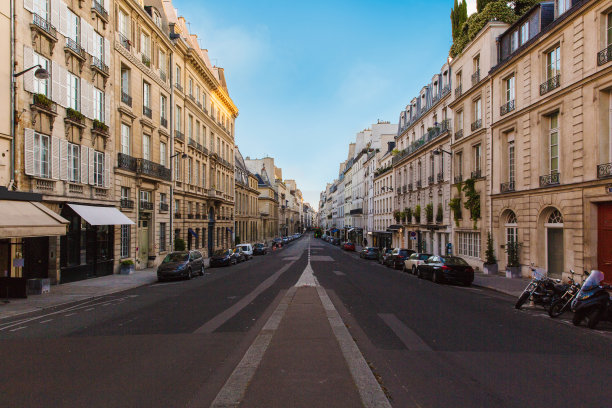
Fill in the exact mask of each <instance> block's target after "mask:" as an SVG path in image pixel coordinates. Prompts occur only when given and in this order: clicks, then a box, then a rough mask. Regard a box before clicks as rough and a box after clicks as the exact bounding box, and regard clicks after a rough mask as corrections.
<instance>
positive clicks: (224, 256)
mask: <svg viewBox="0 0 612 408" xmlns="http://www.w3.org/2000/svg"><path fill="white" fill-rule="evenodd" d="M237 263H238V258H237V257H236V254H234V251H232V250H231V249H218V250H216V251H215V252H214V253H213V255H212V256H211V257H210V266H211V267H213V266H230V265H235V264H237Z"/></svg>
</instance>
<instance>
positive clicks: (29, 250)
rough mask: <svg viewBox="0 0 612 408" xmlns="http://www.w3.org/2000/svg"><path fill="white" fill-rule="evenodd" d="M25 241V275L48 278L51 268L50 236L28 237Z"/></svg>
mask: <svg viewBox="0 0 612 408" xmlns="http://www.w3.org/2000/svg"><path fill="white" fill-rule="evenodd" d="M23 241H24V251H23V255H24V259H25V264H24V266H23V277H24V278H27V279H36V278H47V277H48V269H49V237H39V238H26V239H24V240H23Z"/></svg>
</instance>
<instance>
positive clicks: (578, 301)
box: [572, 270, 612, 329]
mask: <svg viewBox="0 0 612 408" xmlns="http://www.w3.org/2000/svg"><path fill="white" fill-rule="evenodd" d="M603 280H604V274H603V272H601V271H597V270H595V271H591V274H590V275H589V277H588V278H587V280H586V281H585V282H584V284H583V285H582V288H580V292H578V295H576V298H575V299H574V301H573V302H572V310H573V311H574V318H573V319H572V323H574V326H578V325H579V324H580V323H581V322H582V321H583V320H585V319H586V323H587V327H588V328H589V329H594V328H595V327H596V326H597V323H599V322H600V321H601V320H612V301H611V300H610V293H609V292H608V290H610V289H612V286H609V285H601V281H603Z"/></svg>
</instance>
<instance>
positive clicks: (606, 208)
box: [597, 204, 612, 284]
mask: <svg viewBox="0 0 612 408" xmlns="http://www.w3.org/2000/svg"><path fill="white" fill-rule="evenodd" d="M597 269H599V270H600V271H602V272H603V273H604V276H605V282H606V283H608V284H610V283H612V204H602V205H600V206H598V208H597Z"/></svg>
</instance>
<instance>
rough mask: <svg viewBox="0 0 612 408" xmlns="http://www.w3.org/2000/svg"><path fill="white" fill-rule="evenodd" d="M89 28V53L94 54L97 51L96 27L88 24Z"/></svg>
mask: <svg viewBox="0 0 612 408" xmlns="http://www.w3.org/2000/svg"><path fill="white" fill-rule="evenodd" d="M87 25H88V28H87V30H89V33H88V34H87V43H88V46H89V51H88V52H89V55H94V54H95V53H96V52H95V45H94V28H93V27H92V26H91V25H90V24H87Z"/></svg>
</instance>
